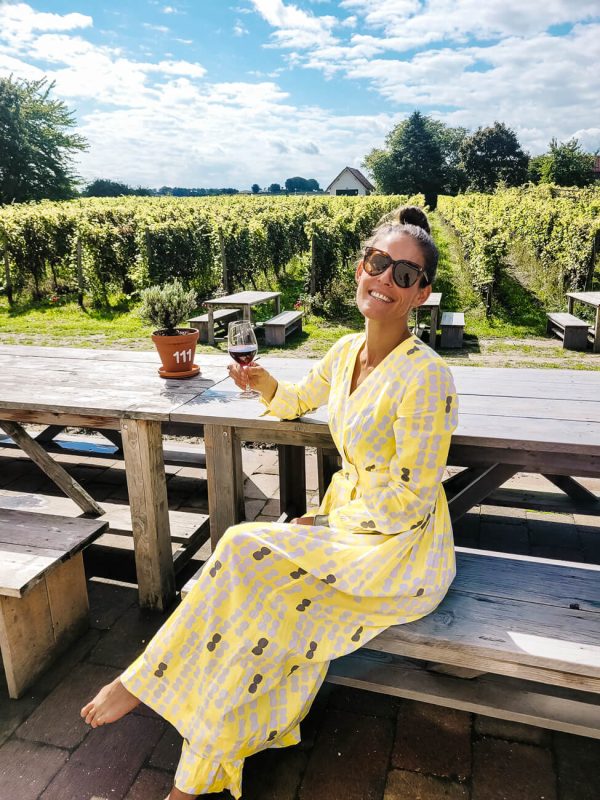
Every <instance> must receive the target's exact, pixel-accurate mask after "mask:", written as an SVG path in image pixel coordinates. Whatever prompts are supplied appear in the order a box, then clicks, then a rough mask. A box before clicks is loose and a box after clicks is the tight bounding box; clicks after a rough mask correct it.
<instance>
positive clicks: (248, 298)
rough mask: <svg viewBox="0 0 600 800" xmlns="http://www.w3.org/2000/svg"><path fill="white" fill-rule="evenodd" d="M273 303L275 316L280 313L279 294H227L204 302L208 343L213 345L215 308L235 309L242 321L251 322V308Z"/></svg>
mask: <svg viewBox="0 0 600 800" xmlns="http://www.w3.org/2000/svg"><path fill="white" fill-rule="evenodd" d="M271 301H273V302H274V303H275V315H277V314H279V312H280V311H281V292H250V291H248V292H236V293H235V294H227V295H225V296H224V297H215V298H214V299H213V300H205V301H204V305H205V306H206V307H207V309H208V343H209V344H214V343H215V321H214V310H215V308H237V309H239V310H240V311H241V312H242V319H247V320H249V321H250V322H251V321H252V307H253V306H258V305H260V304H261V303H269V302H271Z"/></svg>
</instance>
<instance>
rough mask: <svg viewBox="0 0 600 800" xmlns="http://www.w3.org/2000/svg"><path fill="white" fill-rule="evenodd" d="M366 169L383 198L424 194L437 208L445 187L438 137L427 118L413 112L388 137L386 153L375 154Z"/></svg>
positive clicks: (382, 151)
mask: <svg viewBox="0 0 600 800" xmlns="http://www.w3.org/2000/svg"><path fill="white" fill-rule="evenodd" d="M364 165H365V166H366V168H367V169H368V170H369V172H370V173H371V174H372V175H373V178H374V179H375V183H376V184H377V188H378V189H379V191H381V192H383V193H384V194H415V193H417V192H422V193H423V194H424V195H425V202H426V203H427V205H429V207H430V208H435V205H436V202H437V195H438V193H439V192H441V191H442V190H443V187H444V160H443V156H442V149H441V146H440V142H439V140H438V137H437V136H436V134H435V133H434V131H433V130H432V128H431V125H430V124H429V120H428V118H427V117H424V116H423V115H422V114H421V113H420V112H419V111H415V112H413V113H412V114H411V115H410V117H409V118H408V119H406V120H404V122H401V123H400V124H399V125H396V127H395V128H394V129H393V130H392V131H391V132H390V133H389V134H388V136H387V138H386V149H385V150H372V151H371V152H370V153H369V154H368V155H367V156H366V157H365V160H364Z"/></svg>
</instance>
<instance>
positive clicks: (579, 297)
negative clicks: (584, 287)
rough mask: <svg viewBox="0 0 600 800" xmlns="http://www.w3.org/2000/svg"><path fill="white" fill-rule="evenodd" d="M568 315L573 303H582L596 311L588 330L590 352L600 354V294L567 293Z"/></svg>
mask: <svg viewBox="0 0 600 800" xmlns="http://www.w3.org/2000/svg"><path fill="white" fill-rule="evenodd" d="M567 298H568V300H569V308H568V310H569V314H572V313H573V306H574V305H575V303H576V302H577V303H583V304H584V305H587V306H592V308H595V309H596V321H595V323H594V325H593V326H592V327H591V328H590V329H589V333H590V336H591V338H592V351H593V352H594V353H600V292H567Z"/></svg>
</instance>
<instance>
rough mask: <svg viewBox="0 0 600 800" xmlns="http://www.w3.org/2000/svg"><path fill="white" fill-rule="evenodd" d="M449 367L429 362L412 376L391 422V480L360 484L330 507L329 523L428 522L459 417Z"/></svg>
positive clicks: (392, 526) (387, 525)
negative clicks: (346, 498) (351, 495)
mask: <svg viewBox="0 0 600 800" xmlns="http://www.w3.org/2000/svg"><path fill="white" fill-rule="evenodd" d="M457 405H458V404H457V397H456V390H455V388H454V382H453V380H452V374H451V372H450V370H449V368H448V367H447V366H446V365H445V364H444V363H443V362H437V361H435V362H430V363H429V364H428V365H427V366H425V367H424V368H423V369H421V370H420V371H419V373H418V374H417V375H416V376H415V377H414V379H413V380H412V381H411V384H410V386H409V387H408V388H407V390H406V392H405V393H404V395H403V397H402V400H401V401H400V404H399V406H398V408H397V413H396V417H395V419H394V422H393V436H394V439H395V447H396V452H395V454H394V456H393V458H392V460H391V462H390V465H389V480H388V483H387V485H384V486H377V487H374V488H368V489H366V490H364V489H363V490H362V492H361V490H360V484H359V486H358V492H359V494H358V496H357V497H356V498H355V499H353V500H350V501H349V502H348V503H346V504H344V505H342V506H340V507H339V508H337V509H334V510H332V511H330V512H329V525H330V526H331V527H339V528H343V529H345V530H348V531H356V532H358V531H360V532H362V533H365V532H369V531H370V530H371V531H378V532H379V533H384V534H394V533H400V532H401V531H408V530H414V529H415V528H419V527H421V526H422V527H425V526H426V525H427V522H428V521H429V517H430V515H431V514H432V513H433V511H434V506H435V502H436V498H437V495H438V491H439V487H440V484H441V481H442V476H443V473H444V467H445V466H446V460H447V458H448V449H449V447H450V439H451V437H452V432H453V431H454V429H455V428H456V424H457V421H458V407H457Z"/></svg>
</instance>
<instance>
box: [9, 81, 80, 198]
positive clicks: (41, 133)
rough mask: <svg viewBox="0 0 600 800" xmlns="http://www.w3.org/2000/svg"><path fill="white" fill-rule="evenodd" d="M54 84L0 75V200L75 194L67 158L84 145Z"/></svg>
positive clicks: (74, 179)
mask: <svg viewBox="0 0 600 800" xmlns="http://www.w3.org/2000/svg"><path fill="white" fill-rule="evenodd" d="M53 89H54V83H48V81H47V79H46V78H41V79H39V80H35V81H27V80H14V79H13V78H12V76H11V77H9V78H0V204H2V203H12V202H16V203H21V202H24V201H27V200H42V199H44V198H47V199H50V200H61V199H65V198H68V197H72V196H73V195H74V194H75V189H74V183H75V182H76V176H75V175H74V173H73V172H72V159H73V156H74V154H75V152H76V151H78V150H85V149H86V148H87V143H86V140H85V139H84V138H83V137H82V136H79V134H76V133H69V129H70V128H72V127H73V126H74V125H75V124H76V123H75V120H74V118H73V115H72V113H71V112H70V111H69V110H68V108H67V107H66V105H65V104H64V103H63V102H62V101H60V100H53V99H51V98H50V92H51V91H52V90H53Z"/></svg>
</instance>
